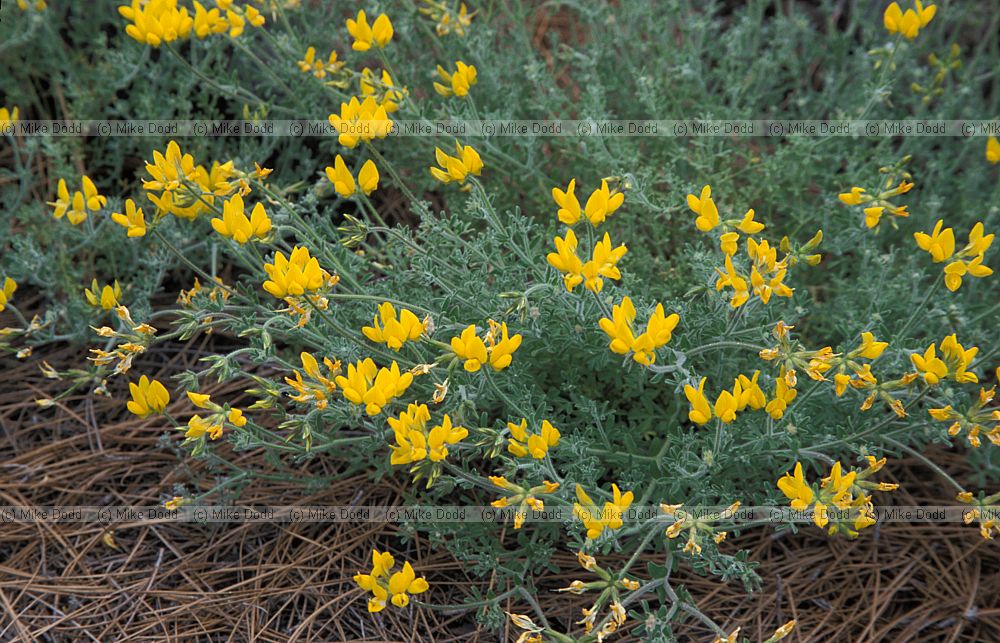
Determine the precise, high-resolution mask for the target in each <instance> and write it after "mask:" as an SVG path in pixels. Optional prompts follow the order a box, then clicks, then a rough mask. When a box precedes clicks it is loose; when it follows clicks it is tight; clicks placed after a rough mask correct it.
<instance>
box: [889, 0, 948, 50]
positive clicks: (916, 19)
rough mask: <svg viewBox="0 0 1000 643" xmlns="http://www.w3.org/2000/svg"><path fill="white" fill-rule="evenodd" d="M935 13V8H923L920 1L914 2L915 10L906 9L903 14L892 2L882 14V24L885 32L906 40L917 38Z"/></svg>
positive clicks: (896, 4)
mask: <svg viewBox="0 0 1000 643" xmlns="http://www.w3.org/2000/svg"><path fill="white" fill-rule="evenodd" d="M935 13H937V6H935V5H928V6H927V7H924V6H923V4H922V3H921V2H920V0H916V10H913V9H907V10H906V12H905V13H904V12H903V10H902V9H901V8H900V6H899V3H898V2H893V3H892V4H890V5H889V6H888V7H886V9H885V13H883V14H882V22H883V24H884V25H885V29H886V31H888V32H889V33H898V34H900V35H902V36H903V37H904V38H906V39H907V40H913V39H914V38H916V37H917V34H918V33H919V32H920V29H922V28H923V27H926V26H927V24H928V23H929V22H930V21H931V20H932V19H933V18H934V14H935Z"/></svg>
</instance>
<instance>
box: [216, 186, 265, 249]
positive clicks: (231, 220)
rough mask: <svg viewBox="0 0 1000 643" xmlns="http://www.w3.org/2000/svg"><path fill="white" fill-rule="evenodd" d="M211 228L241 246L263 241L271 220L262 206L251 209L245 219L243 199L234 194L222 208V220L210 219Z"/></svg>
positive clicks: (258, 205) (260, 204) (259, 204)
mask: <svg viewBox="0 0 1000 643" xmlns="http://www.w3.org/2000/svg"><path fill="white" fill-rule="evenodd" d="M212 228H214V229H215V231H216V232H218V233H219V234H221V235H222V236H224V237H228V238H230V239H232V240H233V241H235V242H236V243H238V244H240V245H243V244H245V243H247V242H248V241H250V240H251V239H264V238H265V237H267V233H269V232H270V231H271V219H270V218H269V217H268V216H267V212H265V211H264V204H263V203H258V204H257V205H255V206H254V207H253V211H252V212H251V213H250V218H247V215H246V209H245V207H244V205H243V197H241V196H240V195H239V194H235V195H233V196H232V198H230V199H229V200H228V201H226V202H225V203H224V204H223V206H222V218H221V219H220V218H215V219H212Z"/></svg>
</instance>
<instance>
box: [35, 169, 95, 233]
mask: <svg viewBox="0 0 1000 643" xmlns="http://www.w3.org/2000/svg"><path fill="white" fill-rule="evenodd" d="M80 182H81V188H82V189H81V190H77V191H76V192H74V193H73V196H72V197H71V196H70V194H69V188H68V187H67V186H66V180H65V179H59V186H58V189H57V193H58V198H57V199H56V200H55V201H50V202H49V205H51V206H52V208H53V210H52V216H54V217H55V218H57V219H61V218H63V216H65V217H66V220H67V221H69V222H70V223H72V224H73V225H80V224H81V223H83V222H84V221H86V220H87V214H88V213H90V214H97V213H99V212H100V211H101V209H102V208H103V207H104V206H106V205H107V204H108V199H107V197H105V196H102V195H101V194H99V193H98V191H97V186H95V185H94V182H93V181H92V180H90V177H88V176H84V177H83V178H82V179H81V181H80Z"/></svg>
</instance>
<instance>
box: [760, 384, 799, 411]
mask: <svg viewBox="0 0 1000 643" xmlns="http://www.w3.org/2000/svg"><path fill="white" fill-rule="evenodd" d="M798 394H799V392H798V391H797V390H795V388H794V387H791V386H789V385H788V382H787V378H785V377H779V378H778V379H777V380H776V381H775V383H774V398H773V399H772V400H771V401H770V402H768V403H767V406H765V407H764V410H765V411H767V413H768V415H770V416H771V419H774V420H780V419H781V418H782V417H784V415H785V410H786V409H787V408H788V404H789V403H790V402H791V401H792V400H794V399H795V396H796V395H798Z"/></svg>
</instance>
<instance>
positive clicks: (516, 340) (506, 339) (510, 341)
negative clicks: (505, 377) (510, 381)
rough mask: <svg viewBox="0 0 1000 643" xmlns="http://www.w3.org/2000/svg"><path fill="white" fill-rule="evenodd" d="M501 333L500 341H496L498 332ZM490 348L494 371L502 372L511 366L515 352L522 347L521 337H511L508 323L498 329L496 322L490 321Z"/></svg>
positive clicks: (488, 335)
mask: <svg viewBox="0 0 1000 643" xmlns="http://www.w3.org/2000/svg"><path fill="white" fill-rule="evenodd" d="M497 330H499V331H500V340H499V341H497V340H496V331H497ZM486 340H487V342H488V343H489V344H490V346H489V355H490V357H489V362H490V366H491V367H492V368H493V370H494V371H502V370H503V369H505V368H507V367H508V366H510V363H511V362H512V361H513V359H514V358H513V355H514V352H515V351H517V349H518V348H520V347H521V336H520V335H514V336H513V337H510V336H509V335H508V334H507V322H504V323H502V324H500V325H499V327H497V325H496V322H494V321H493V320H490V332H489V333H488V334H487V336H486Z"/></svg>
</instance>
